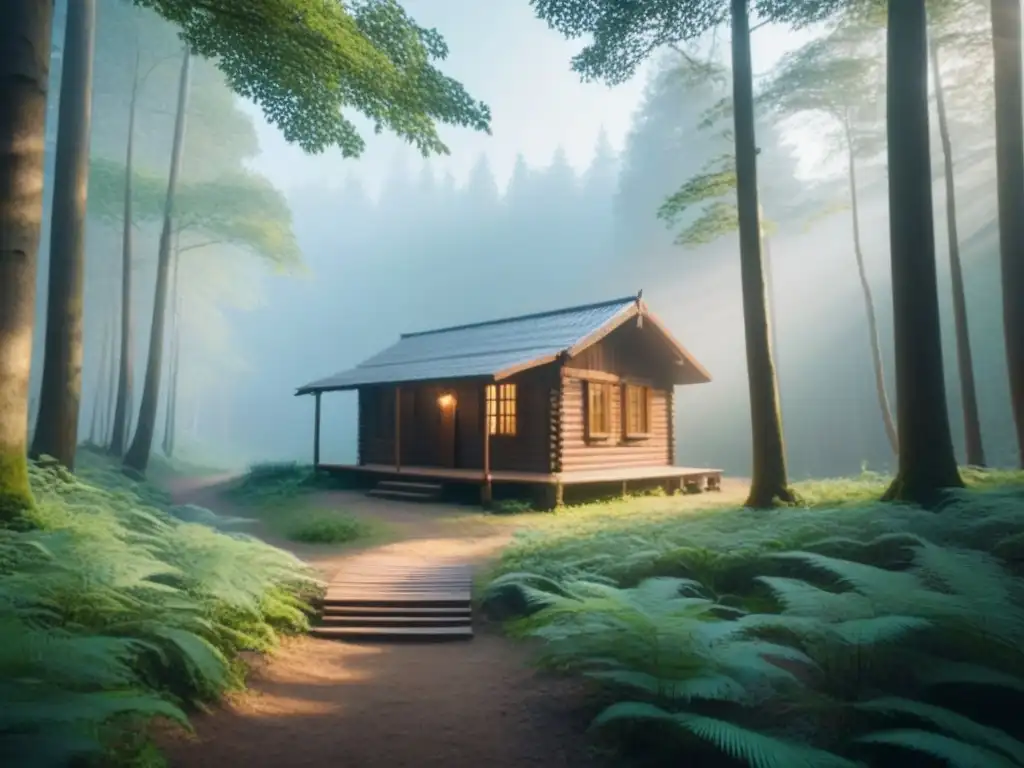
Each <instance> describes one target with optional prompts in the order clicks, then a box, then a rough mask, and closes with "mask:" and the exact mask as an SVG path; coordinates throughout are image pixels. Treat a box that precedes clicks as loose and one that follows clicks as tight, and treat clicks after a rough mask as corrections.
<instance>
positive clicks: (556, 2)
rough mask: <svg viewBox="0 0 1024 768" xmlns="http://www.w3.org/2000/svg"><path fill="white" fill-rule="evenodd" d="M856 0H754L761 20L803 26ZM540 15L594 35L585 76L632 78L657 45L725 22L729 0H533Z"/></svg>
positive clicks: (583, 61) (574, 33)
mask: <svg viewBox="0 0 1024 768" xmlns="http://www.w3.org/2000/svg"><path fill="white" fill-rule="evenodd" d="M851 3H852V0H750V8H751V11H752V13H753V15H754V17H756V18H757V19H759V20H760V21H761V22H778V23H783V24H788V25H790V26H793V27H803V26H807V25H809V24H814V23H816V22H819V21H824V20H825V19H828V18H830V17H832V16H834V15H835V14H836V13H838V12H839V11H841V10H843V9H844V8H846V7H848V6H850V5H851ZM531 5H532V6H533V7H534V9H535V12H536V14H537V16H538V17H540V18H541V19H543V20H544V21H546V22H547V23H548V25H549V26H550V27H551V28H552V29H555V30H557V31H558V32H560V33H562V34H563V35H565V36H566V37H569V38H578V37H582V36H584V35H591V36H592V37H593V41H592V42H590V43H588V44H587V45H586V46H585V47H584V48H583V50H582V51H580V52H579V53H578V54H577V55H576V56H575V57H574V58H573V60H572V67H573V69H574V70H575V71H576V72H578V73H580V75H582V76H583V78H584V79H586V80H603V81H605V82H608V83H610V84H617V83H621V82H624V81H625V80H628V79H629V78H630V77H632V76H633V74H634V73H635V72H636V69H637V67H638V66H640V64H642V63H643V62H644V61H645V60H646V59H647V57H648V56H650V54H651V53H652V52H653V51H654V50H655V49H657V48H660V47H662V46H665V45H671V44H673V43H678V42H680V41H683V40H694V39H696V38H698V37H700V36H701V35H703V34H704V33H705V32H708V31H710V30H712V29H715V28H716V27H718V26H720V25H722V24H724V23H726V22H727V21H728V18H729V9H730V1H729V0H644V2H632V3H622V2H620V0H531Z"/></svg>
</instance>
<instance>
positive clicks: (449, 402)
mask: <svg viewBox="0 0 1024 768" xmlns="http://www.w3.org/2000/svg"><path fill="white" fill-rule="evenodd" d="M437 404H438V405H439V406H441V407H442V408H444V409H445V410H447V409H448V408H451V407H452V406H453V405H455V397H454V395H450V394H448V393H447V392H446V393H445V394H443V395H441V396H440V397H439V398H437Z"/></svg>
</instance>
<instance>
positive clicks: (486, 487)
mask: <svg viewBox="0 0 1024 768" xmlns="http://www.w3.org/2000/svg"><path fill="white" fill-rule="evenodd" d="M482 394H483V398H482V400H483V409H482V410H483V415H484V418H483V423H484V461H483V465H484V466H483V469H484V476H483V481H484V482H483V485H481V486H480V504H481V505H482V506H485V507H486V506H488V505H489V504H490V503H491V491H492V489H491V421H490V414H489V413H488V412H487V385H486V384H484V385H483V387H482Z"/></svg>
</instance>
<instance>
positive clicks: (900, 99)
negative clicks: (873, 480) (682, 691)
mask: <svg viewBox="0 0 1024 768" xmlns="http://www.w3.org/2000/svg"><path fill="white" fill-rule="evenodd" d="M925 6H926V0H900V2H890V3H889V9H888V31H887V57H886V67H887V78H886V79H887V89H886V108H887V117H886V123H887V139H888V155H889V248H890V260H891V262H892V293H893V324H894V327H895V350H896V415H897V428H898V430H899V454H898V469H897V473H896V477H895V479H894V480H893V483H892V485H891V486H890V487H889V489H888V490H887V491H886V494H885V498H888V499H899V500H905V501H913V502H917V503H921V504H930V503H932V502H934V501H935V500H936V498H937V496H938V494H939V493H940V492H941V491H943V490H944V489H947V488H956V487H962V486H963V480H962V479H961V478H960V474H959V472H958V471H957V466H956V456H955V455H954V453H953V438H952V435H951V434H950V429H949V414H948V413H947V411H946V384H945V377H944V375H943V365H942V338H941V331H940V325H939V297H938V285H937V278H936V270H935V231H934V217H933V211H932V165H931V149H930V147H929V145H928V141H927V140H926V137H928V136H929V132H928V101H929V100H928V23H927V15H926V11H925Z"/></svg>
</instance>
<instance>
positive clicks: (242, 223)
mask: <svg viewBox="0 0 1024 768" xmlns="http://www.w3.org/2000/svg"><path fill="white" fill-rule="evenodd" d="M166 194H167V182H166V180H165V179H163V178H162V177H160V176H158V175H156V174H152V173H147V172H145V171H135V172H134V173H133V174H132V202H133V208H134V221H135V223H136V224H152V223H153V222H156V221H159V220H160V219H161V218H162V217H163V206H164V198H165V196H166ZM123 206H124V165H123V164H120V163H117V162H113V161H110V160H104V159H100V158H94V159H93V160H92V162H91V164H90V170H89V213H90V214H91V215H93V216H96V217H97V218H98V219H100V220H102V221H106V222H120V220H121V216H122V214H123V212H124V209H123ZM175 223H176V229H177V230H178V231H179V232H186V231H188V232H193V233H195V234H197V235H200V236H201V237H202V238H203V239H202V240H200V242H199V244H200V245H213V244H217V245H231V246H235V247H239V248H244V249H247V250H249V251H251V252H252V253H254V254H256V255H258V256H260V257H262V258H264V259H266V260H267V261H268V262H271V263H273V264H275V265H277V266H282V267H285V266H292V265H295V264H298V263H299V262H300V261H301V253H300V252H299V247H298V244H297V243H296V241H295V236H294V234H293V233H292V225H291V211H290V210H289V207H288V203H287V201H286V200H285V198H284V195H282V194H281V192H280V191H278V190H277V189H276V188H275V187H274V186H273V185H272V184H271V183H270V182H269V181H268V180H267V179H266V178H264V177H263V176H260V175H258V174H255V173H252V172H251V171H238V172H236V173H233V174H228V175H225V176H222V177H220V178H218V179H215V180H212V181H198V182H186V183H185V184H182V186H181V187H180V188H179V190H178V193H177V195H176V198H175ZM189 247H198V245H197V244H196V243H193V244H191V245H190V246H189Z"/></svg>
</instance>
